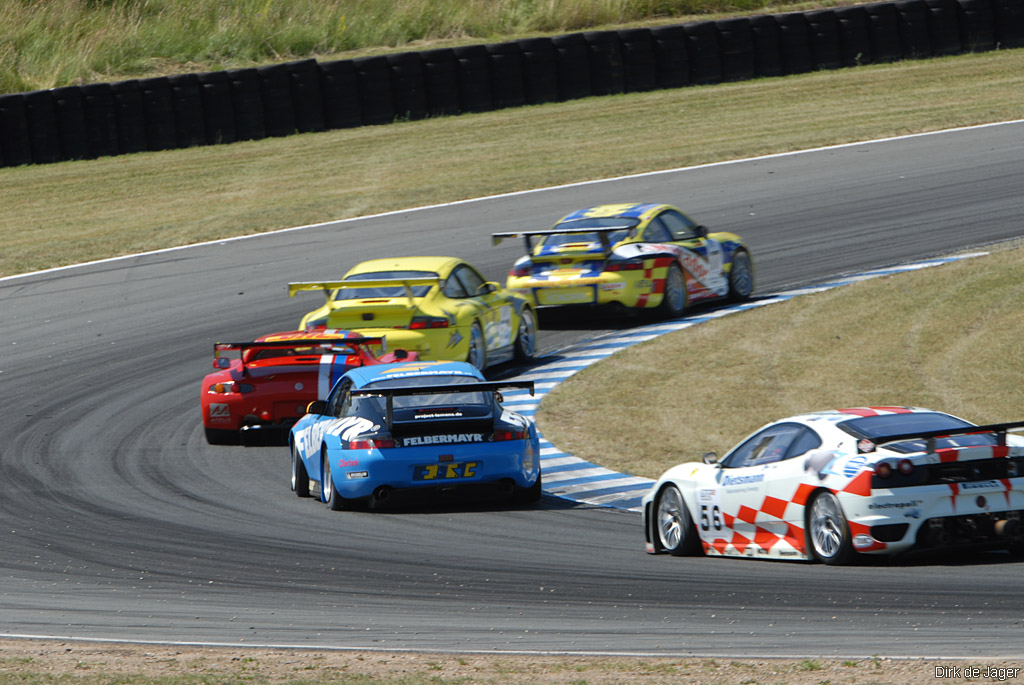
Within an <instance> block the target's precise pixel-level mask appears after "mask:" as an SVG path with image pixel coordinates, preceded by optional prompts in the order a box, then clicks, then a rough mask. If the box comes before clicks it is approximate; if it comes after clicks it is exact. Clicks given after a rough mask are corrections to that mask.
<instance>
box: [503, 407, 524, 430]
mask: <svg viewBox="0 0 1024 685" xmlns="http://www.w3.org/2000/svg"><path fill="white" fill-rule="evenodd" d="M501 420H502V421H503V422H504V423H511V424H512V425H513V426H520V427H521V428H526V419H525V418H523V416H522V415H521V414H516V413H515V412H512V411H509V410H508V409H505V408H504V407H502V409H501Z"/></svg>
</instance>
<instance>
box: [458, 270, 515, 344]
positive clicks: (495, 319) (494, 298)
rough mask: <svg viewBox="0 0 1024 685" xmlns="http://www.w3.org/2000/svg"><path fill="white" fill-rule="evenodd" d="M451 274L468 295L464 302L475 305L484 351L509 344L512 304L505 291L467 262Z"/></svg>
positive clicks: (511, 330) (510, 341)
mask: <svg viewBox="0 0 1024 685" xmlns="http://www.w3.org/2000/svg"><path fill="white" fill-rule="evenodd" d="M452 276H453V277H454V278H457V279H458V281H459V282H460V283H461V284H462V287H463V289H464V290H465V292H466V293H467V295H468V297H467V298H466V301H467V302H469V303H470V304H471V306H473V307H474V309H475V312H476V318H478V319H479V320H480V322H481V325H482V326H483V329H484V340H485V344H486V346H487V351H488V352H490V351H492V350H499V349H502V348H505V347H508V346H509V345H511V344H512V334H513V330H514V328H513V325H512V319H513V314H514V309H515V306H514V304H513V302H512V299H511V298H510V297H508V296H507V295H506V294H505V292H504V291H501V290H499V289H497V288H495V287H494V285H493V284H491V283H487V282H486V281H485V280H484V278H483V276H481V275H480V274H479V273H478V272H477V270H476V269H474V268H473V267H471V266H470V265H469V264H460V265H458V266H457V267H455V269H453V270H452Z"/></svg>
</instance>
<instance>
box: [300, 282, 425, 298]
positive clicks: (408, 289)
mask: <svg viewBox="0 0 1024 685" xmlns="http://www.w3.org/2000/svg"><path fill="white" fill-rule="evenodd" d="M440 282H441V278H440V277H432V278H379V279H376V280H372V281H356V280H352V281H323V282H309V283H289V284H288V297H295V293H297V292H300V291H303V290H322V291H323V292H324V297H326V298H327V301H328V302H330V299H331V291H332V290H345V289H353V288H395V287H402V288H405V295H406V297H408V298H409V300H410V302H411V301H412V298H413V294H412V288H413V286H417V285H437V284H439V283H440Z"/></svg>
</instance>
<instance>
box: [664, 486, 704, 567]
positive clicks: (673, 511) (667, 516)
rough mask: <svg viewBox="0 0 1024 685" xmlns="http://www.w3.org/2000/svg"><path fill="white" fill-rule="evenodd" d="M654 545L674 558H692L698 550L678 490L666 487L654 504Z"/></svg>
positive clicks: (695, 537)
mask: <svg viewBox="0 0 1024 685" xmlns="http://www.w3.org/2000/svg"><path fill="white" fill-rule="evenodd" d="M654 516H655V518H654V534H655V535H656V536H657V537H656V544H657V546H658V547H659V548H660V549H663V550H665V551H666V552H668V553H669V554H671V555H672V556H674V557H686V556H692V555H694V554H696V553H697V551H698V550H699V549H700V541H699V540H698V539H697V529H696V528H695V527H694V525H693V519H692V518H690V512H689V510H687V508H686V503H685V502H684V501H683V495H682V493H680V492H679V488H677V487H676V486H674V485H668V486H666V487H664V488H662V490H661V492H659V493H658V498H657V499H656V500H655V503H654Z"/></svg>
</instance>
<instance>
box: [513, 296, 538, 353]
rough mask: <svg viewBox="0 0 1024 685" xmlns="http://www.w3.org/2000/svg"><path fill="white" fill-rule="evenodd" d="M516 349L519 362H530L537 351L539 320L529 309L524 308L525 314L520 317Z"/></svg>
mask: <svg viewBox="0 0 1024 685" xmlns="http://www.w3.org/2000/svg"><path fill="white" fill-rule="evenodd" d="M515 349H516V352H515V357H516V361H517V362H528V361H530V360H531V359H533V355H534V353H535V352H536V350H537V319H536V317H535V316H534V314H533V310H532V309H530V308H529V307H523V312H522V314H520V316H519V330H518V331H517V332H516V345H515Z"/></svg>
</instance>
